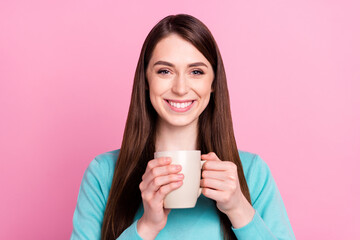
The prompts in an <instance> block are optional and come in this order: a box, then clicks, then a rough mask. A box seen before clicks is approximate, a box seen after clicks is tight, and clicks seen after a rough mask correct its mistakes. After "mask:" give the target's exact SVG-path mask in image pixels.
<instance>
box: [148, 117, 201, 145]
mask: <svg viewBox="0 0 360 240" xmlns="http://www.w3.org/2000/svg"><path fill="white" fill-rule="evenodd" d="M158 121H159V122H158V123H157V130H156V144H155V145H156V146H155V150H156V152H160V151H176V150H197V135H198V129H197V121H194V122H193V123H191V124H189V125H188V126H182V127H176V126H171V125H169V124H165V123H164V122H161V120H160V119H159V120H158Z"/></svg>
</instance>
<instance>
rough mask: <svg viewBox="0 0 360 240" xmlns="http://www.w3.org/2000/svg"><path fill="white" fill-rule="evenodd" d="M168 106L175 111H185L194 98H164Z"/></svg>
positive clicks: (188, 108) (190, 105)
mask: <svg viewBox="0 0 360 240" xmlns="http://www.w3.org/2000/svg"><path fill="white" fill-rule="evenodd" d="M165 101H166V103H167V104H168V106H169V107H170V108H171V109H172V110H173V111H175V112H186V111H188V110H190V109H191V107H192V106H193V105H194V102H195V100H172V99H171V100H170V99H165Z"/></svg>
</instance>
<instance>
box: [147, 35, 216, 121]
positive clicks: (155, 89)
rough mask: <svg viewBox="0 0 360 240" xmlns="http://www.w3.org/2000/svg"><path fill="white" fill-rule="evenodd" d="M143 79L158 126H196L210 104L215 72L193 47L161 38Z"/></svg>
mask: <svg viewBox="0 0 360 240" xmlns="http://www.w3.org/2000/svg"><path fill="white" fill-rule="evenodd" d="M146 77H147V80H148V83H149V92H150V101H151V103H152V105H153V107H154V109H155V110H156V112H157V113H158V115H159V121H160V124H168V125H171V126H177V127H181V126H188V125H191V124H197V120H198V118H199V116H200V114H201V113H202V112H203V111H204V109H205V108H206V106H207V105H208V103H209V100H210V94H211V92H212V89H211V84H212V82H213V79H214V71H213V68H212V66H211V64H210V63H209V61H208V60H207V59H206V58H205V57H204V56H203V55H202V53H201V52H200V51H199V50H197V48H196V47H194V46H193V45H192V44H191V43H190V42H188V41H186V40H184V39H183V38H181V37H180V36H179V35H176V34H170V35H169V36H167V37H165V38H163V39H162V40H160V41H159V42H158V43H157V45H156V46H155V49H154V51H153V53H152V57H151V59H150V61H149V64H148V67H147V69H146Z"/></svg>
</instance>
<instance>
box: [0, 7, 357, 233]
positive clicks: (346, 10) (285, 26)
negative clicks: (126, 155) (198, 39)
mask: <svg viewBox="0 0 360 240" xmlns="http://www.w3.org/2000/svg"><path fill="white" fill-rule="evenodd" d="M127 2H128V3H126V4H124V3H121V1H109V0H107V1H100V0H99V1H94V0H91V1H89V0H86V1H84V0H82V1H45V0H33V1H21V0H5V1H1V3H0V106H1V112H0V113H1V120H0V121H1V122H0V123H1V124H0V148H1V149H0V150H1V160H0V189H1V197H0V239H49V238H51V239H68V238H69V236H70V234H71V230H72V216H73V212H74V209H75V205H76V200H77V195H78V191H79V186H80V182H81V179H82V176H83V174H84V171H85V169H86V167H87V166H88V164H89V163H90V161H91V160H92V159H93V158H94V157H95V156H96V155H98V154H101V153H103V152H106V151H110V150H114V149H118V148H119V147H120V144H121V140H122V132H123V129H124V123H125V120H126V116H127V111H128V106H129V100H130V92H131V87H132V81H133V75H134V71H135V66H136V63H137V59H138V56H139V53H140V48H141V45H142V43H143V41H144V39H145V37H146V35H147V34H148V32H149V31H150V29H151V28H152V27H153V26H154V25H155V24H156V23H157V22H158V21H159V20H160V19H162V18H163V17H165V16H166V15H168V14H176V13H189V14H193V15H194V16H196V17H198V18H199V19H200V20H202V21H203V22H204V23H205V24H206V25H207V26H208V27H209V28H210V30H211V31H212V33H213V34H214V36H215V39H216V40H217V42H218V45H219V47H220V50H221V53H222V56H223V59H224V62H225V67H226V71H227V76H228V84H229V88H230V96H231V108H232V114H233V121H234V128H235V133H236V138H237V143H238V147H239V148H240V149H242V150H246V151H250V152H254V153H258V154H259V155H260V156H261V157H262V158H263V159H264V160H265V161H266V162H267V163H268V165H269V166H270V168H271V170H272V173H273V175H274V177H275V180H276V182H277V184H278V187H279V189H280V192H281V194H282V197H283V200H284V202H285V206H286V208H287V212H288V215H289V218H290V221H291V224H292V227H293V229H294V232H295V235H296V237H297V238H298V239H360V228H359V216H358V215H359V213H360V211H359V210H360V207H359V203H360V187H359V182H360V177H359V166H360V164H359V155H360V127H359V123H360V111H359V106H360V97H359V90H360V83H359V80H360V44H359V43H360V27H359V23H360V18H359V15H358V14H359V11H360V8H359V4H358V3H357V2H358V1H355V0H354V1H344V0H338V1H330V0H326V1H325V0H323V1H321V0H318V1H317V0H315V1H314V0H311V1H310V0H309V1H304V0H302V1H286V0H282V1H280V0H274V1H266V0H263V1H240V2H236V3H235V1H229V2H226V1H197V2H196V3H194V2H193V1H178V2H177V3H170V1H143V2H138V1H127ZM150 2H151V3H150Z"/></svg>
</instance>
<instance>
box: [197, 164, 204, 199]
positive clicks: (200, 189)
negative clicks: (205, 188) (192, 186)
mask: <svg viewBox="0 0 360 240" xmlns="http://www.w3.org/2000/svg"><path fill="white" fill-rule="evenodd" d="M205 162H206V161H200V163H201V168H200V169H202V167H203V165H204V163H205ZM200 178H201V176H200ZM201 191H202V187H201V188H199V194H198V197H200V195H201Z"/></svg>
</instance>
